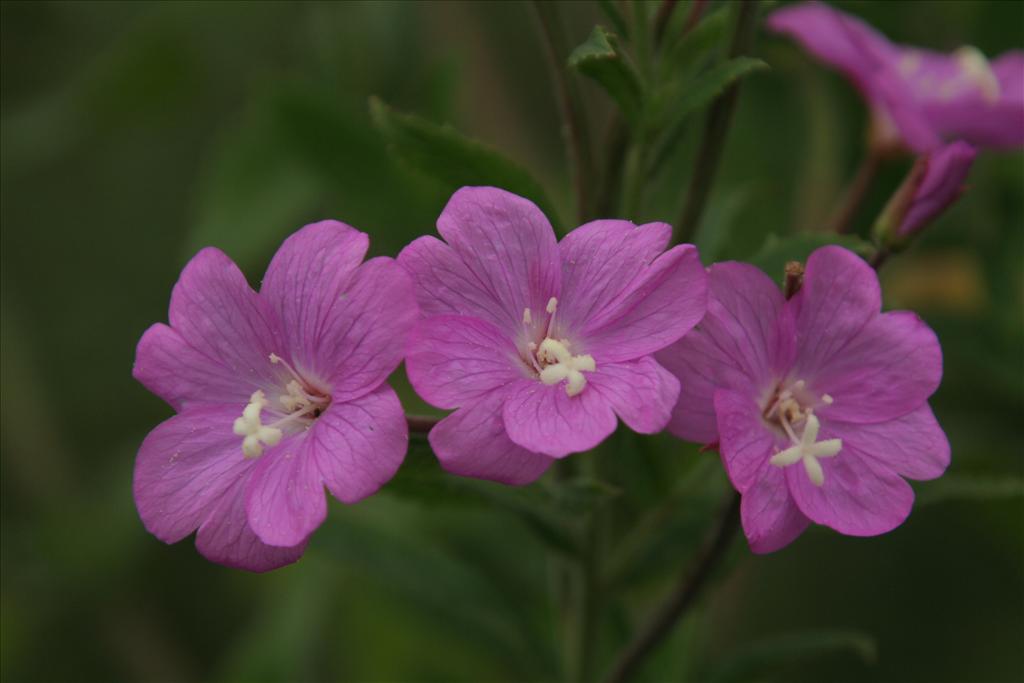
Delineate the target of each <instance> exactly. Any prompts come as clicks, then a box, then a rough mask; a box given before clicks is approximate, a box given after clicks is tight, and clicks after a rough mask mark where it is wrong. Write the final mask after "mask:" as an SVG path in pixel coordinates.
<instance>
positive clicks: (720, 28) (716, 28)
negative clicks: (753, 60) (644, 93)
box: [662, 8, 732, 79]
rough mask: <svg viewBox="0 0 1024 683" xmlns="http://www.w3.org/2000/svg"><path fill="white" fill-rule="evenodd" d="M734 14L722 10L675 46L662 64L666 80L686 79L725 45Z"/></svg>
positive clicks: (708, 17) (728, 10)
mask: <svg viewBox="0 0 1024 683" xmlns="http://www.w3.org/2000/svg"><path fill="white" fill-rule="evenodd" d="M731 19H732V11H731V10H730V9H729V8H726V9H722V10H719V11H717V12H715V13H714V14H711V15H709V16H707V17H705V18H704V19H703V20H702V21H701V22H700V23H698V24H697V25H696V26H695V27H694V28H693V30H692V31H690V32H689V33H687V34H686V35H685V36H684V37H683V38H682V39H681V40H680V41H678V42H677V43H675V44H674V45H672V46H671V47H670V48H669V50H668V53H667V55H666V57H665V59H664V60H663V62H662V64H663V69H664V70H665V73H664V77H665V78H673V77H674V78H681V79H685V78H687V77H688V76H690V75H692V74H693V72H694V71H696V69H697V68H698V67H700V66H701V64H702V63H703V62H704V60H706V59H707V58H709V57H711V56H713V55H716V54H718V51H719V49H720V48H723V47H724V46H725V43H726V37H727V35H728V32H729V25H730V22H731Z"/></svg>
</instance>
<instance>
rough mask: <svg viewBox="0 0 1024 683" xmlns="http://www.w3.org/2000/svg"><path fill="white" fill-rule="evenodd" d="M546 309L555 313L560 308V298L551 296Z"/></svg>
mask: <svg viewBox="0 0 1024 683" xmlns="http://www.w3.org/2000/svg"><path fill="white" fill-rule="evenodd" d="M545 310H546V311H547V312H548V313H551V314H554V312H555V311H557V310H558V299H556V298H555V297H551V298H550V299H548V305H547V308H546V309H545Z"/></svg>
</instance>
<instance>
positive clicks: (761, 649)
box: [699, 631, 878, 683]
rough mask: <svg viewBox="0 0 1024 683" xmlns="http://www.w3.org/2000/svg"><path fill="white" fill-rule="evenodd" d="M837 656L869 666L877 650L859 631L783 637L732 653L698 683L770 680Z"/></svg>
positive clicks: (812, 632) (871, 641)
mask: <svg viewBox="0 0 1024 683" xmlns="http://www.w3.org/2000/svg"><path fill="white" fill-rule="evenodd" d="M837 653H846V654H853V655H856V656H857V657H858V658H859V659H860V660H861V661H862V662H864V663H865V664H872V663H874V662H875V660H876V659H877V657H878V646H877V645H876V644H875V640H874V638H872V637H871V636H870V635H868V634H866V633H861V632H859V631H809V632H806V633H792V634H786V635H781V636H777V637H774V638H766V639H764V640H760V641H757V642H755V643H753V644H751V645H748V646H746V647H744V648H742V649H740V650H738V651H736V652H734V653H733V654H732V655H731V656H729V657H727V658H725V659H724V660H723V661H721V662H719V663H718V664H717V665H715V666H713V667H712V668H711V669H710V670H709V671H708V672H707V673H706V674H705V675H704V676H700V677H699V680H701V681H706V682H707V683H740V682H741V681H742V682H745V681H751V680H773V679H776V677H777V676H779V675H781V672H780V669H784V668H785V667H787V666H790V665H793V664H795V663H797V662H801V661H802V660H806V659H809V658H812V657H821V656H825V655H833V654H837ZM780 680H781V679H780Z"/></svg>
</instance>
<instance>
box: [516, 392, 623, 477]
mask: <svg viewBox="0 0 1024 683" xmlns="http://www.w3.org/2000/svg"><path fill="white" fill-rule="evenodd" d="M507 396H508V398H507V399H506V401H505V405H504V408H503V409H502V415H503V417H504V421H505V429H506V431H507V432H508V436H509V438H510V439H512V441H513V442H515V443H516V444H518V445H520V446H522V447H523V448H525V449H527V450H530V451H533V452H535V453H543V454H544V455H549V456H551V457H553V458H563V457H565V456H566V455H569V454H570V453H579V452H581V451H588V450H590V449H591V448H593V447H594V446H596V445H598V444H599V443H601V442H602V441H604V440H605V438H607V437H608V436H609V435H610V434H611V433H612V432H614V431H615V425H616V422H617V421H616V419H615V411H613V410H612V406H611V404H610V403H609V402H608V400H607V399H606V398H605V397H604V396H603V395H601V394H600V393H599V392H597V391H591V390H590V389H584V390H583V391H582V392H580V393H579V394H577V395H576V396H569V395H568V394H567V393H566V391H565V387H564V386H563V385H561V384H557V385H546V384H542V383H541V382H539V381H538V380H534V379H522V380H519V381H517V382H516V383H515V384H511V385H509V387H508V394H507Z"/></svg>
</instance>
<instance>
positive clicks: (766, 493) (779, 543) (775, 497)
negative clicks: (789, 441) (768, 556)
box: [740, 462, 810, 554]
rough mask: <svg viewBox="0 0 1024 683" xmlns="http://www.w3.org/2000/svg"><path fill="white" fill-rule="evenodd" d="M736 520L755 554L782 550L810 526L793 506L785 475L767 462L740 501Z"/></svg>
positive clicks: (802, 514)
mask: <svg viewBox="0 0 1024 683" xmlns="http://www.w3.org/2000/svg"><path fill="white" fill-rule="evenodd" d="M740 520H741V521H742V523H743V533H744V534H745V535H746V537H747V542H748V543H749V544H750V549H751V550H752V551H753V552H755V553H758V554H764V553H773V552H775V551H776V550H780V549H781V548H784V547H786V546H787V545H789V544H790V543H792V542H793V541H794V540H796V538H797V536H799V535H800V534H802V533H803V532H804V529H806V528H807V526H808V525H809V524H810V520H809V519H807V516H806V515H804V513H802V512H801V511H800V509H799V508H798V507H797V506H796V503H794V502H793V497H792V496H791V495H790V494H789V490H788V489H787V487H786V477H785V474H784V473H783V472H782V470H780V469H779V468H778V467H775V466H774V465H770V464H768V463H767V462H766V463H763V464H762V466H761V471H760V473H759V474H758V476H756V477H755V478H754V483H753V485H752V486H751V487H750V488H748V489H747V490H746V492H745V493H744V494H743V498H742V500H741V501H740Z"/></svg>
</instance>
